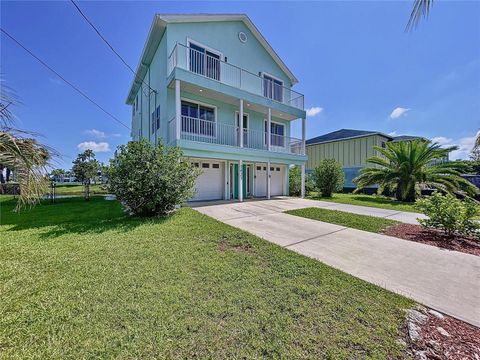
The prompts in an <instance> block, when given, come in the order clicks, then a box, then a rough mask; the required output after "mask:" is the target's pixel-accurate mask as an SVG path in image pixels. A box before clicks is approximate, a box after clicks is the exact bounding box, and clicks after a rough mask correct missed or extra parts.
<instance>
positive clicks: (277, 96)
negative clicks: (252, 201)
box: [126, 14, 307, 201]
mask: <svg viewBox="0 0 480 360" xmlns="http://www.w3.org/2000/svg"><path fill="white" fill-rule="evenodd" d="M297 82H298V81H297V79H296V78H295V76H294V75H293V73H292V72H291V71H290V70H289V69H288V68H287V66H286V65H285V64H284V62H283V61H282V60H281V59H280V57H279V56H278V55H277V54H276V52H275V51H274V50H273V48H272V47H271V46H270V45H269V44H268V42H267V40H266V39H265V38H264V37H263V36H262V34H260V32H259V31H258V30H257V28H256V27H255V25H254V24H253V23H252V22H251V21H250V19H249V18H248V17H247V16H246V15H243V14H228V15H223V14H222V15H212V14H204V15H200V14H196V15H171V14H168V15H161V14H158V15H156V16H155V17H154V20H153V23H152V26H151V29H150V32H149V34H148V37H147V40H146V43H145V46H144V49H143V53H142V55H141V59H140V62H139V65H138V69H137V76H136V78H135V79H134V81H133V83H132V85H131V88H130V91H129V94H128V97H127V101H126V102H127V104H129V105H131V106H132V133H131V137H132V139H133V140H138V139H140V138H146V139H148V140H150V141H151V142H152V143H156V142H158V141H159V140H160V139H161V140H162V141H163V142H165V143H167V144H169V145H172V146H179V147H181V148H182V150H183V152H184V155H185V156H186V157H188V158H189V159H190V160H191V162H192V164H194V165H195V166H198V167H200V168H201V170H202V174H201V175H200V176H199V177H198V179H197V183H196V195H195V197H194V198H193V199H192V200H217V199H239V200H240V201H242V200H243V199H244V198H245V197H267V198H270V197H271V196H277V195H288V171H289V166H290V165H299V166H301V168H302V179H303V182H302V183H304V178H305V164H306V161H307V156H306V154H305V117H306V113H305V111H304V97H303V95H302V94H300V93H298V92H296V91H294V90H293V89H292V86H293V85H295V84H296V83H297ZM296 119H302V134H303V136H302V139H296V138H293V137H291V136H290V123H291V121H293V120H296Z"/></svg>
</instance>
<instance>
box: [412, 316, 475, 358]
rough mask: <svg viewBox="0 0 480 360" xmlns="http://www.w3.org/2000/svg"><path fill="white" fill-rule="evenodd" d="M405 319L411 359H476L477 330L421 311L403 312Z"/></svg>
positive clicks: (468, 325) (451, 319)
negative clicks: (405, 314)
mask: <svg viewBox="0 0 480 360" xmlns="http://www.w3.org/2000/svg"><path fill="white" fill-rule="evenodd" d="M407 318H408V325H407V328H408V342H409V344H410V348H411V352H412V355H413V357H414V358H415V359H422V360H430V359H435V360H446V359H448V360H470V359H471V360H479V359H480V328H477V327H475V326H473V325H470V324H467V323H466V322H463V321H461V320H457V319H455V318H453V317H451V316H448V315H444V314H442V313H439V312H437V311H435V310H431V309H426V308H424V307H420V308H419V309H418V310H407Z"/></svg>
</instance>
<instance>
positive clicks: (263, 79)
mask: <svg viewBox="0 0 480 360" xmlns="http://www.w3.org/2000/svg"><path fill="white" fill-rule="evenodd" d="M260 74H261V77H262V88H263V84H264V83H263V82H264V81H265V77H264V75H266V76H268V77H270V78H272V79H273V80H277V81H279V82H281V83H282V92H281V95H282V98H281V100H277V99H275V98H274V97H273V93H272V97H271V98H269V97H268V96H265V95H263V97H265V98H267V99H270V100H274V101H278V102H279V103H282V104H283V98H284V96H283V88H284V87H285V81H283V80H282V79H280V78H279V77H277V76H274V75H272V74H270V73H267V72H266V71H261V72H260ZM272 90H273V89H272ZM263 91H265V90H263Z"/></svg>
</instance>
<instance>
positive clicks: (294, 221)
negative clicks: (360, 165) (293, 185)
mask: <svg viewBox="0 0 480 360" xmlns="http://www.w3.org/2000/svg"><path fill="white" fill-rule="evenodd" d="M331 204H333V205H331ZM336 205H342V204H334V203H328V202H324V201H315V200H307V199H296V198H281V199H274V200H261V201H249V202H243V203H238V202H237V203H223V204H217V205H213V204H211V205H206V204H196V205H195V206H193V207H195V209H196V210H198V211H199V212H201V213H203V214H206V215H208V216H211V217H213V218H215V219H217V220H220V221H222V222H224V223H226V224H229V225H232V226H235V227H237V228H240V229H242V230H245V231H248V232H250V233H252V234H254V235H257V236H259V237H261V238H263V239H265V240H268V241H270V242H273V243H275V244H278V245H280V246H282V247H285V248H288V249H290V250H293V251H296V252H298V253H300V254H302V255H305V256H309V257H311V258H315V259H317V260H320V261H321V262H323V263H325V264H327V265H330V266H333V267H335V268H337V269H340V270H342V271H345V272H347V273H349V274H351V275H354V276H356V277H358V278H361V279H363V280H366V281H368V282H371V283H373V284H376V285H379V286H381V287H383V288H385V289H388V290H390V291H393V292H395V293H398V294H401V295H405V296H407V297H409V298H411V299H414V300H415V301H418V302H420V303H422V304H425V305H427V306H429V307H431V308H433V309H436V310H438V311H441V312H443V313H446V314H449V315H451V316H454V317H456V318H459V319H461V320H464V321H466V322H469V323H471V324H473V325H476V326H480V257H478V256H473V255H468V254H463V253H460V252H457V251H449V250H443V249H440V248H437V247H434V246H429V245H423V244H419V243H414V242H411V241H407V240H401V239H397V238H395V237H390V236H386V235H380V234H373V233H369V232H365V231H361V230H355V229H350V228H346V227H343V226H339V225H333V224H329V223H324V222H321V221H316V220H310V219H305V218H301V217H297V216H293V215H288V214H284V213H283V212H284V211H286V210H291V209H299V208H305V207H322V208H329V209H330V208H331V209H336V210H342V211H346V210H344V209H345V206H346V207H347V208H348V209H349V210H350V212H354V213H358V214H365V215H372V216H379V217H388V218H391V219H396V220H400V221H402V219H404V220H407V221H404V222H412V219H413V217H412V216H411V215H410V214H411V213H399V212H395V211H391V210H383V209H375V208H368V207H364V206H360V207H356V206H354V205H342V206H340V207H339V206H336ZM372 212H373V213H375V214H376V215H374V214H372ZM404 214H407V215H404ZM402 216H405V217H404V218H403V217H402ZM413 220H414V219H413Z"/></svg>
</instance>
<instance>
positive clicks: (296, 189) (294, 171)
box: [288, 166, 315, 196]
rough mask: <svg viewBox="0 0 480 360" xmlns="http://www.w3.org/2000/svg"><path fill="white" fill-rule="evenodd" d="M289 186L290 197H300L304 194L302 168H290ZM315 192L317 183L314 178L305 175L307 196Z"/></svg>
mask: <svg viewBox="0 0 480 360" xmlns="http://www.w3.org/2000/svg"><path fill="white" fill-rule="evenodd" d="M288 186H289V194H290V196H300V194H301V192H302V171H301V169H300V166H294V167H292V168H290V170H289V172H288ZM311 191H315V182H314V181H313V179H312V176H310V175H308V174H305V194H308V193H310V192H311Z"/></svg>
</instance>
